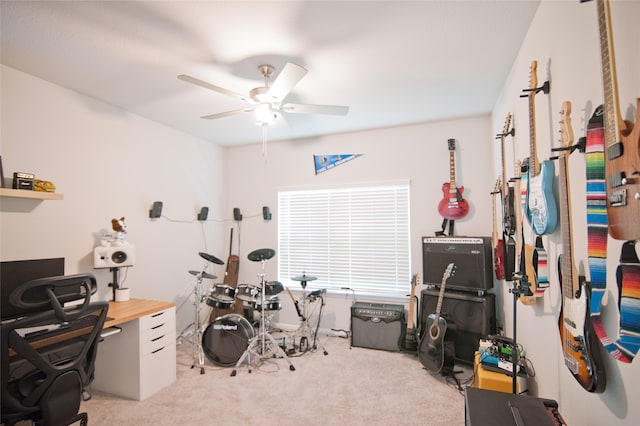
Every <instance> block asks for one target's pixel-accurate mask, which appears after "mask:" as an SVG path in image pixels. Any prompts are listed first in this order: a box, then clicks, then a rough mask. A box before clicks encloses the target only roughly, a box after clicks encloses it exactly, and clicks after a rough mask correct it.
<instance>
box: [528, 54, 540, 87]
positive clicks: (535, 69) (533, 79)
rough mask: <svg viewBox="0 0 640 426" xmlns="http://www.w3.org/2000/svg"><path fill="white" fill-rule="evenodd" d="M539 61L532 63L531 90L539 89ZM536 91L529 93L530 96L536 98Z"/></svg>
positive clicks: (530, 74) (530, 73) (530, 72)
mask: <svg viewBox="0 0 640 426" xmlns="http://www.w3.org/2000/svg"><path fill="white" fill-rule="evenodd" d="M537 72H538V61H536V60H534V61H531V69H530V71H529V89H535V88H537V87H538V75H537ZM535 94H536V91H535V90H532V91H530V92H529V96H534V95H535Z"/></svg>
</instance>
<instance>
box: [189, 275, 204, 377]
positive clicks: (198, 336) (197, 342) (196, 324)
mask: <svg viewBox="0 0 640 426" xmlns="http://www.w3.org/2000/svg"><path fill="white" fill-rule="evenodd" d="M205 270H206V265H205V267H204V269H203V270H202V272H200V273H199V274H198V275H196V278H197V280H196V285H195V288H194V291H193V294H194V297H193V298H194V303H193V304H194V312H195V318H194V321H193V328H194V330H193V364H192V365H191V368H194V367H196V366H198V367H200V374H204V351H203V349H202V327H200V304H201V303H202V301H203V300H204V295H203V294H202V277H203V275H204V271H205Z"/></svg>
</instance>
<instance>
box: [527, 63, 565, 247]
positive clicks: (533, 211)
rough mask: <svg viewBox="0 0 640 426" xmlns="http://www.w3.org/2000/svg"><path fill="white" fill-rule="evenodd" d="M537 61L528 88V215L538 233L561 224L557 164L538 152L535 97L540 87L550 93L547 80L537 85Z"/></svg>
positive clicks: (532, 66) (545, 232) (550, 230)
mask: <svg viewBox="0 0 640 426" xmlns="http://www.w3.org/2000/svg"><path fill="white" fill-rule="evenodd" d="M537 68H538V61H532V62H531V76H530V79H529V88H528V89H526V90H525V92H527V94H526V95H521V96H522V97H526V98H528V99H529V150H530V152H529V167H528V172H527V173H528V176H527V185H528V187H527V205H526V214H527V219H528V220H529V223H530V224H531V229H533V232H535V233H536V234H538V235H544V234H550V233H551V232H553V230H554V229H555V228H556V226H557V224H558V207H557V205H556V201H555V198H554V197H553V175H554V172H555V170H554V166H553V162H552V161H550V160H545V161H543V162H542V164H540V161H538V153H537V151H536V118H535V96H536V93H538V92H539V91H540V90H542V91H544V92H545V93H548V91H549V86H548V82H545V84H544V85H543V86H542V87H536V86H537V84H538V77H537Z"/></svg>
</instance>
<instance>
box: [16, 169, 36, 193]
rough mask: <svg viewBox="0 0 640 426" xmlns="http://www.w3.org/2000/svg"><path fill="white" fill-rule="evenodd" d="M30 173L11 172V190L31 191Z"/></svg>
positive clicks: (31, 179)
mask: <svg viewBox="0 0 640 426" xmlns="http://www.w3.org/2000/svg"><path fill="white" fill-rule="evenodd" d="M34 177H35V176H34V175H33V174H31V173H24V172H13V189H24V190H27V191H33V178H34Z"/></svg>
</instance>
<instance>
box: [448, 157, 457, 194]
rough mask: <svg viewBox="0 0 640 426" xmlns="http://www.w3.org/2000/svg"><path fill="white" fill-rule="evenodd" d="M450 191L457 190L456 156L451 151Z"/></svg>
mask: <svg viewBox="0 0 640 426" xmlns="http://www.w3.org/2000/svg"><path fill="white" fill-rule="evenodd" d="M449 192H456V157H455V153H454V151H449Z"/></svg>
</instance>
